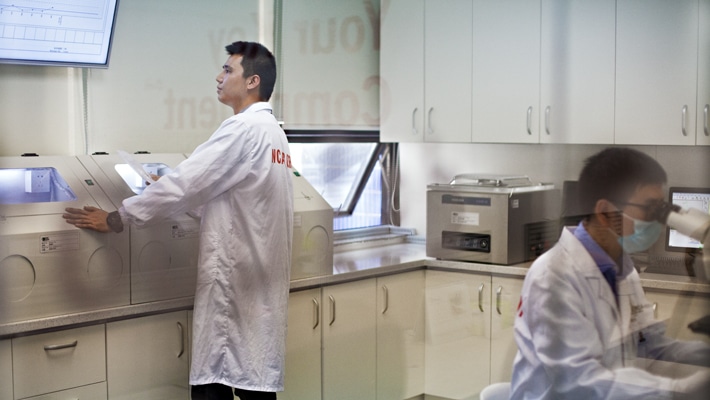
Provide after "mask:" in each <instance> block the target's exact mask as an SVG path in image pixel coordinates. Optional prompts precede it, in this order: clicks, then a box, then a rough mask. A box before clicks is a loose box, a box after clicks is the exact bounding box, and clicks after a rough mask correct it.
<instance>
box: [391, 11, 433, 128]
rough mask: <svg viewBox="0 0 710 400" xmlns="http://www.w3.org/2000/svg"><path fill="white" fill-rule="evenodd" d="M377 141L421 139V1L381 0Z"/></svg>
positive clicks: (422, 94)
mask: <svg viewBox="0 0 710 400" xmlns="http://www.w3.org/2000/svg"><path fill="white" fill-rule="evenodd" d="M380 32H381V35H380V140H381V141H382V142H421V141H423V140H424V45H423V43H424V0H391V1H389V2H382V6H381V10H380Z"/></svg>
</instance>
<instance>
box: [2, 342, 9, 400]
mask: <svg viewBox="0 0 710 400" xmlns="http://www.w3.org/2000/svg"><path fill="white" fill-rule="evenodd" d="M0 400H12V342H10V340H0Z"/></svg>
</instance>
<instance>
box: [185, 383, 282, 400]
mask: <svg viewBox="0 0 710 400" xmlns="http://www.w3.org/2000/svg"><path fill="white" fill-rule="evenodd" d="M232 390H233V391H234V392H232ZM190 395H191V396H192V400H233V399H234V395H237V397H239V399H240V400H276V393H273V392H252V391H250V390H243V389H232V388H231V387H229V386H225V385H222V384H219V383H210V384H209V385H199V386H193V387H192V389H191V393H190Z"/></svg>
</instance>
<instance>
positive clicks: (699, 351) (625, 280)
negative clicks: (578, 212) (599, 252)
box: [511, 228, 710, 400]
mask: <svg viewBox="0 0 710 400" xmlns="http://www.w3.org/2000/svg"><path fill="white" fill-rule="evenodd" d="M570 229H574V228H567V229H565V230H564V231H563V232H562V236H561V237H560V240H559V242H558V243H557V244H556V245H555V246H554V247H553V248H552V249H551V250H550V251H548V252H547V253H545V254H543V255H542V256H541V257H540V258H539V259H538V260H536V261H535V262H534V263H533V265H532V266H531V268H530V271H529V272H528V274H527V275H526V278H525V282H524V284H523V290H522V295H521V300H520V302H521V303H520V308H519V310H518V315H517V317H516V321H515V340H516V343H517V345H518V354H517V355H516V358H515V362H514V367H513V378H512V384H511V386H512V387H511V399H625V400H627V399H669V398H672V389H673V380H672V379H669V378H664V377H659V376H655V375H652V374H650V373H649V372H647V371H644V370H642V369H640V368H635V367H634V360H635V359H636V357H637V356H639V357H648V358H653V359H664V360H667V361H684V362H690V363H696V364H703V363H706V362H707V360H708V358H707V357H708V356H709V354H710V353H708V346H707V345H705V344H704V343H702V342H688V343H681V342H678V341H675V340H672V339H669V338H667V337H665V336H664V331H665V328H664V325H663V324H661V323H659V322H658V321H656V320H654V318H653V310H652V306H651V304H649V303H648V301H647V300H646V298H645V295H644V293H643V289H642V287H641V282H640V278H639V275H638V273H637V272H636V270H635V269H634V268H633V265H632V264H631V260H630V259H629V258H628V256H626V257H625V259H626V262H625V263H624V267H623V271H621V273H620V275H619V276H618V278H617V284H618V286H617V287H618V291H619V303H618V305H617V301H616V298H615V296H614V293H613V292H612V290H611V287H610V286H609V284H608V283H607V281H606V280H605V279H604V276H603V275H602V274H601V272H600V270H599V268H598V266H597V265H596V263H595V262H594V260H593V259H592V257H591V256H590V255H589V253H588V252H587V250H586V249H585V247H584V246H583V245H582V243H581V242H579V240H578V239H577V238H576V237H575V236H574V233H573V232H572V231H571V230H570Z"/></svg>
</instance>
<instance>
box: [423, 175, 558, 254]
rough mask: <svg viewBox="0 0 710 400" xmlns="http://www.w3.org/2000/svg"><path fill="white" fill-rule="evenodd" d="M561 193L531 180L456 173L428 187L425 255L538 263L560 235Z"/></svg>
mask: <svg viewBox="0 0 710 400" xmlns="http://www.w3.org/2000/svg"><path fill="white" fill-rule="evenodd" d="M559 218H560V192H559V190H558V189H555V188H554V185H552V184H544V183H541V184H534V183H532V182H531V181H530V179H529V178H528V177H527V176H503V175H475V174H462V175H457V176H456V177H454V179H452V180H451V182H449V183H446V184H431V185H429V186H428V187H427V238H426V252H427V256H429V257H435V258H440V259H447V260H461V261H475V262H482V263H491V264H504V265H507V264H515V263H521V262H525V261H531V260H533V259H535V258H536V257H537V256H538V255H540V254H541V253H542V252H544V251H545V250H547V249H549V248H550V247H551V246H552V244H554V243H555V242H556V241H557V239H558V237H559V233H560V229H561V226H560V222H559Z"/></svg>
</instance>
